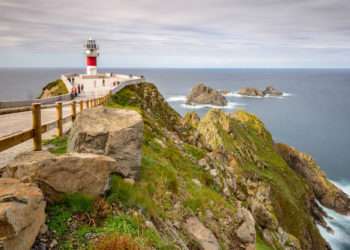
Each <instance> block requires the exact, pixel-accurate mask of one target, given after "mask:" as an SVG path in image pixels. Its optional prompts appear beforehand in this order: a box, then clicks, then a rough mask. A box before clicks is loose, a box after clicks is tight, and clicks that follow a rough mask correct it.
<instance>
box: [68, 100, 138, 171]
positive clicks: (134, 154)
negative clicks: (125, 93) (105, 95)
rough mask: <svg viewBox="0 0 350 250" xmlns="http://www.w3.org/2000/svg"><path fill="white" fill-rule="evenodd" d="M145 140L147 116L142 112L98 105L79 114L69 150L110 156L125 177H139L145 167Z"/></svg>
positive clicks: (70, 137) (72, 132)
mask: <svg viewBox="0 0 350 250" xmlns="http://www.w3.org/2000/svg"><path fill="white" fill-rule="evenodd" d="M142 140H143V120H142V117H141V115H140V114H139V113H137V112H136V111H132V110H124V109H111V108H105V107H98V108H94V109H89V110H85V111H84V112H82V113H81V114H79V115H78V117H77V119H76V121H75V122H74V124H73V127H72V129H71V132H70V135H69V143H68V150H69V151H71V152H79V153H94V154H103V155H107V156H110V157H112V158H113V159H115V160H116V161H117V164H118V167H119V169H120V170H121V173H122V175H123V176H124V177H128V178H136V177H137V176H138V174H139V170H140V167H141V147H142Z"/></svg>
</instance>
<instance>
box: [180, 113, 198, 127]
mask: <svg viewBox="0 0 350 250" xmlns="http://www.w3.org/2000/svg"><path fill="white" fill-rule="evenodd" d="M199 121H200V118H199V116H198V114H197V113H196V112H187V113H186V114H185V116H184V117H183V119H182V122H183V125H185V126H190V127H193V128H197V126H198V123H199Z"/></svg>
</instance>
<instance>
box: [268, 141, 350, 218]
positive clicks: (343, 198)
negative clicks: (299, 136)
mask: <svg viewBox="0 0 350 250" xmlns="http://www.w3.org/2000/svg"><path fill="white" fill-rule="evenodd" d="M275 147H276V149H277V152H278V153H279V154H280V155H281V156H282V157H283V159H284V160H285V161H286V162H287V163H288V165H289V167H291V168H292V169H293V170H294V171H295V172H297V173H298V174H299V175H301V176H302V177H303V178H304V179H305V181H306V182H307V183H308V185H309V186H310V187H311V188H312V190H313V191H314V193H315V196H316V198H317V199H318V200H319V201H320V202H321V204H322V205H324V206H325V207H328V208H330V209H334V210H335V211H337V212H338V213H342V214H350V198H349V197H348V195H347V194H345V193H344V192H343V191H342V190H340V189H339V188H337V187H336V186H335V185H334V184H333V183H331V182H330V181H329V180H328V179H327V177H326V174H325V173H324V172H323V171H322V170H321V169H320V167H319V166H318V165H317V163H316V162H315V161H314V159H313V158H312V157H311V156H310V155H308V154H305V153H302V152H299V151H298V150H297V149H295V148H293V147H291V146H288V145H286V144H276V145H275Z"/></svg>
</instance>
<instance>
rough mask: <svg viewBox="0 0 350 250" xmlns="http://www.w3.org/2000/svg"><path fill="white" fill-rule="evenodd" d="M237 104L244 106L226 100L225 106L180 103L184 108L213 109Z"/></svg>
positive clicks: (234, 106)
mask: <svg viewBox="0 0 350 250" xmlns="http://www.w3.org/2000/svg"><path fill="white" fill-rule="evenodd" d="M237 106H244V104H243V103H237V102H228V103H227V105H226V106H217V105H211V104H196V105H191V104H186V103H182V104H181V107H183V108H186V109H203V108H215V109H234V108H236V107H237Z"/></svg>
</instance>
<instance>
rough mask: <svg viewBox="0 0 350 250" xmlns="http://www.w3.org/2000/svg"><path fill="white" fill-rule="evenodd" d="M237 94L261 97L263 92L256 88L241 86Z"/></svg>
mask: <svg viewBox="0 0 350 250" xmlns="http://www.w3.org/2000/svg"><path fill="white" fill-rule="evenodd" d="M238 94H239V95H244V96H254V97H263V96H264V93H263V92H262V91H260V90H258V89H256V88H241V89H240V90H239V91H238Z"/></svg>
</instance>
